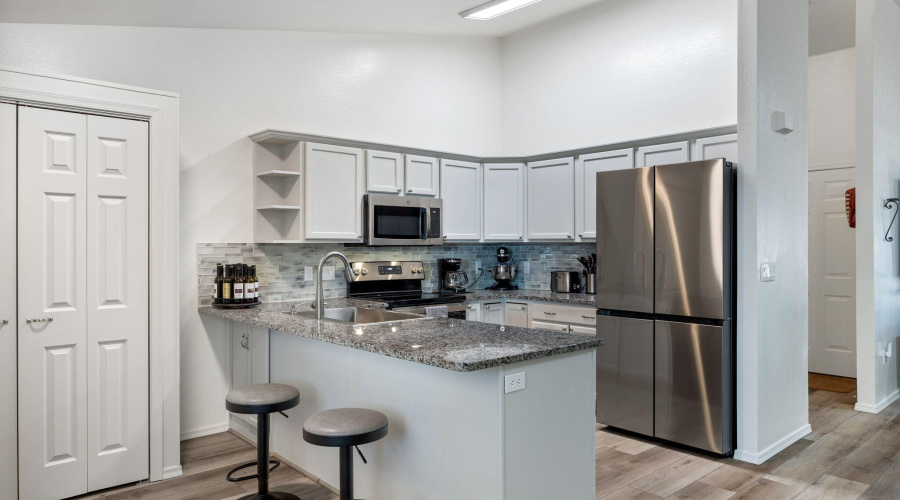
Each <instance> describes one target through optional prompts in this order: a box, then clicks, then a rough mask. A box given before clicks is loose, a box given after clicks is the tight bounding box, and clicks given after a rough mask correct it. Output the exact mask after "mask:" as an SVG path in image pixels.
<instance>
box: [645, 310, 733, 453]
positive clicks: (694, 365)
mask: <svg viewBox="0 0 900 500" xmlns="http://www.w3.org/2000/svg"><path fill="white" fill-rule="evenodd" d="M727 326H728V325H726V327H725V328H723V327H719V326H706V325H696V324H688V323H676V322H668V321H656V325H655V337H656V354H655V359H656V374H655V380H656V390H655V393H656V416H655V424H656V425H655V427H656V437H658V438H661V439H667V440H669V441H674V442H677V443H681V444H685V445H688V446H693V447H696V448H701V449H704V450H708V451H712V452H715V453H729V452H730V451H732V428H731V422H732V419H733V415H732V412H731V410H730V408H732V407H733V403H732V400H731V398H732V394H731V387H732V386H731V373H732V371H731V354H730V352H731V343H730V341H729V336H728V335H729V333H727V332H728V331H730V328H728V327H727Z"/></svg>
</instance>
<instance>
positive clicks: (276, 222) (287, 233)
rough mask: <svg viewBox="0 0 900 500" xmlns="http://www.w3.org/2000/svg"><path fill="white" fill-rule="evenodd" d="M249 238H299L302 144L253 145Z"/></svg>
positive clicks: (288, 240)
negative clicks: (250, 229)
mask: <svg viewBox="0 0 900 500" xmlns="http://www.w3.org/2000/svg"><path fill="white" fill-rule="evenodd" d="M253 172H254V174H255V175H254V179H253V205H254V208H255V211H254V212H255V213H254V217H253V238H254V241H256V242H259V243H299V242H301V241H302V237H303V216H302V213H301V212H302V211H303V210H302V208H303V144H302V143H301V142H299V141H261V142H254V144H253Z"/></svg>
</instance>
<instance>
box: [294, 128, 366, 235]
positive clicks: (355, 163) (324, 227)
mask: <svg viewBox="0 0 900 500" xmlns="http://www.w3.org/2000/svg"><path fill="white" fill-rule="evenodd" d="M305 162H306V190H305V197H304V198H305V200H304V202H305V203H304V210H305V212H306V219H305V222H306V230H305V235H306V239H307V240H340V241H362V197H363V190H364V182H365V181H364V179H363V150H361V149H356V148H346V147H343V146H329V145H325V144H314V143H311V142H307V143H306V156H305Z"/></svg>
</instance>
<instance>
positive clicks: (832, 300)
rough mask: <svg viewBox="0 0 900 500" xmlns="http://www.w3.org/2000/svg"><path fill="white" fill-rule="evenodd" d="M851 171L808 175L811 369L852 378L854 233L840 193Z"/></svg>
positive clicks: (848, 183)
mask: <svg viewBox="0 0 900 500" xmlns="http://www.w3.org/2000/svg"><path fill="white" fill-rule="evenodd" d="M855 185H856V176H855V169H853V168H842V169H837V170H820V171H815V172H810V173H809V296H810V300H809V371H811V372H816V373H826V374H829V375H838V376H842V377H851V378H855V377H856V233H855V232H854V230H853V229H852V228H851V227H850V226H849V225H848V224H847V217H846V215H845V211H844V210H845V209H844V192H845V191H846V190H847V189H849V188H852V187H854V186H855Z"/></svg>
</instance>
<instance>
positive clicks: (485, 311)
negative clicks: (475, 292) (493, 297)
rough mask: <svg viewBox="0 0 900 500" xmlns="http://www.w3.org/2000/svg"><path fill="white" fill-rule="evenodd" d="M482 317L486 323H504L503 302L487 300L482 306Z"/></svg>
mask: <svg viewBox="0 0 900 500" xmlns="http://www.w3.org/2000/svg"><path fill="white" fill-rule="evenodd" d="M481 317H482V320H483V321H484V322H485V323H492V324H494V325H502V324H503V304H502V303H500V302H486V303H485V304H484V305H483V306H482V307H481Z"/></svg>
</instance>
